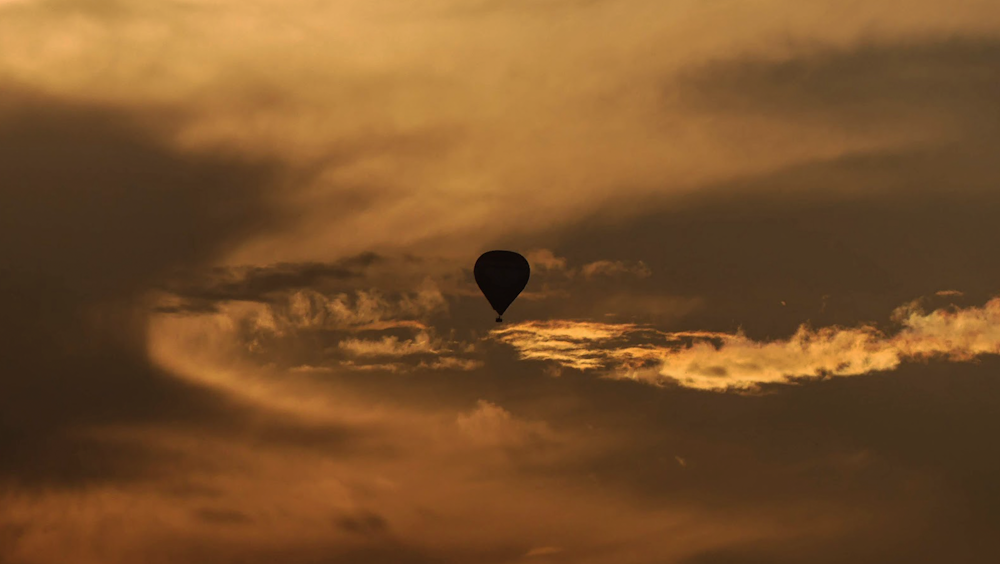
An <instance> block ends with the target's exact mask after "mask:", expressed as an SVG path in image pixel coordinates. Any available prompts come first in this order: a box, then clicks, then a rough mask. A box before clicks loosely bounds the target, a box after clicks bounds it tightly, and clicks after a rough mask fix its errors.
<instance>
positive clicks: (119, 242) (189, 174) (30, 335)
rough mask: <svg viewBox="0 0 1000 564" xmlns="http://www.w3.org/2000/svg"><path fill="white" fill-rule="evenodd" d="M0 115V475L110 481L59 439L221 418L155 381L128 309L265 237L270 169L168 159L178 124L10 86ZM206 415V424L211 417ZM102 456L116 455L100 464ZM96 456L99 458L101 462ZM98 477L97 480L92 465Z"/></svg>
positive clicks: (202, 398) (181, 389) (209, 158)
mask: <svg viewBox="0 0 1000 564" xmlns="http://www.w3.org/2000/svg"><path fill="white" fill-rule="evenodd" d="M5 91H6V95H5V97H4V98H3V102H2V103H0V177H2V178H3V179H4V182H3V188H2V189H0V255H2V256H3V257H4V259H3V263H2V264H0V308H2V310H3V312H4V315H3V316H2V317H0V346H2V347H3V351H4V352H3V354H2V355H0V358H2V360H0V386H2V390H3V391H2V393H0V429H2V430H0V443H2V444H3V450H4V452H5V453H7V455H5V456H4V461H3V464H2V470H3V473H4V475H5V476H11V475H13V476H19V477H20V478H21V479H30V480H33V481H36V480H45V479H46V478H47V477H51V478H52V479H57V480H59V481H64V480H68V479H70V478H71V477H72V475H74V474H79V475H80V476H85V475H101V476H105V477H110V476H113V475H115V472H113V471H111V469H110V467H111V466H114V465H115V464H116V463H119V462H120V463H121V464H123V465H125V466H128V467H131V466H133V465H134V463H135V461H136V458H137V457H136V456H135V453H129V454H128V455H123V456H112V454H113V452H114V451H113V449H112V447H102V448H97V449H94V448H93V445H92V444H91V443H87V442H84V443H81V442H77V441H78V439H76V438H73V437H71V436H70V435H69V434H70V433H71V432H75V431H78V430H80V428H81V427H85V426H87V425H92V424H103V423H112V422H115V421H119V420H123V419H126V420H127V419H133V420H147V419H149V418H152V417H167V418H172V419H179V420H197V419H198V418H204V417H219V415H218V414H217V412H216V410H215V406H216V405H217V403H218V400H216V399H214V398H211V397H210V396H207V395H206V394H205V393H203V392H197V391H195V390H193V389H189V388H188V387H186V386H185V385H183V384H180V383H178V382H177V381H176V380H174V379H172V378H168V377H167V376H166V375H164V374H161V373H160V372H159V371H158V370H156V369H154V368H152V367H151V366H150V364H149V362H148V361H147V359H146V358H145V352H144V346H145V342H144V321H143V317H142V314H141V312H137V311H136V302H135V300H136V299H138V298H139V297H141V295H142V294H143V293H144V292H145V291H146V290H147V289H148V288H150V287H152V286H153V285H154V284H155V283H156V282H157V281H158V280H159V279H160V278H161V277H162V276H164V275H166V274H168V273H170V272H172V271H173V270H175V269H177V268H182V267H191V266H193V265H196V264H199V263H203V262H205V261H208V260H209V259H211V258H213V257H215V256H216V255H217V254H218V253H220V252H222V251H223V250H225V249H226V248H227V247H228V246H229V245H230V244H232V243H233V242H235V241H237V240H238V239H239V238H240V237H242V236H244V235H245V234H246V233H247V232H248V231H250V230H258V229H261V228H264V227H266V226H269V225H273V224H274V221H275V219H276V218H275V216H274V214H272V213H271V212H269V211H268V210H267V209H265V207H264V204H263V199H262V195H263V194H264V192H265V191H266V190H267V189H269V188H270V187H271V186H273V185H275V183H277V182H278V181H279V178H280V169H279V168H278V167H277V166H276V165H275V164H273V163H267V162H253V161H247V160H244V159H241V158H237V157H233V156H230V155H225V154H212V153H207V152H202V153H194V152H188V151H183V150H180V149H176V148H173V147H172V146H171V145H170V143H169V136H170V129H169V128H167V127H166V126H165V125H164V124H165V123H167V122H169V121H171V120H172V119H176V116H174V115H171V113H170V112H167V111H164V112H162V113H161V112H158V111H156V110H154V109H136V110H120V109H111V108H109V107H105V106H100V105H92V104H84V103H77V102H72V101H67V100H62V99H58V98H53V97H49V96H45V95H41V94H36V93H31V92H25V91H23V90H18V89H16V88H13V87H6V88H5ZM213 413H215V415H212V414H213ZM109 449H111V450H109ZM101 454H104V455H107V456H106V457H102V456H100V455H101ZM94 465H96V466H94Z"/></svg>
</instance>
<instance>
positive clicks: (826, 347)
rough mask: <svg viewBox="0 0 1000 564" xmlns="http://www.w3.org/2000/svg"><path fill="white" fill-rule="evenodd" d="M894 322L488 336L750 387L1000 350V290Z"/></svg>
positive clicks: (544, 355)
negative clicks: (766, 334)
mask: <svg viewBox="0 0 1000 564" xmlns="http://www.w3.org/2000/svg"><path fill="white" fill-rule="evenodd" d="M893 318H894V319H895V321H896V322H897V323H899V324H900V325H901V328H900V329H899V330H898V331H895V332H893V333H886V332H883V331H880V330H878V329H877V328H876V327H874V326H862V327H856V328H842V327H825V328H820V329H812V328H809V327H807V326H804V325H803V326H801V327H799V329H798V330H797V331H796V332H795V333H794V334H793V335H792V336H790V337H788V338H787V339H781V340H773V341H755V340H753V339H750V338H748V337H747V336H746V335H744V334H742V333H718V332H705V331H700V332H698V331H695V332H661V331H656V330H653V329H651V328H646V327H639V326H636V325H629V324H603V323H594V322H571V321H556V322H547V323H538V322H532V323H522V324H518V325H515V326H512V327H509V328H505V329H500V330H495V331H493V332H492V334H493V335H494V336H495V337H497V338H498V339H499V340H501V341H503V342H505V343H508V344H510V345H512V346H513V347H515V348H516V349H517V350H518V353H519V354H520V356H521V358H523V359H528V360H547V361H553V362H556V363H558V364H560V365H562V366H565V367H569V368H576V369H579V370H602V371H607V372H608V373H609V374H610V375H611V376H613V377H618V378H635V379H639V380H643V381H648V382H650V383H664V382H676V383H678V384H680V385H681V386H685V387H690V388H698V389H704V390H727V389H752V388H756V387H758V386H760V385H762V384H772V383H790V382H793V381H795V380H797V379H801V378H817V377H828V376H858V375H861V374H869V373H872V372H882V371H887V370H893V369H896V368H897V367H898V366H899V365H900V364H901V363H903V362H908V361H921V360H929V359H942V360H948V361H955V362H960V361H970V360H973V359H975V358H976V357H978V356H981V355H984V354H1000V329H997V328H998V327H1000V298H996V299H993V300H990V301H989V302H987V303H986V304H985V305H984V306H982V307H971V308H966V309H955V308H951V309H937V310H934V311H932V312H929V313H926V312H924V311H923V310H921V309H920V307H919V306H918V305H917V304H916V303H913V304H909V305H907V306H903V307H901V308H899V309H898V310H896V311H895V312H894V314H893Z"/></svg>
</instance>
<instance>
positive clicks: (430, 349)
mask: <svg viewBox="0 0 1000 564" xmlns="http://www.w3.org/2000/svg"><path fill="white" fill-rule="evenodd" d="M337 346H338V347H340V348H341V349H344V350H345V351H347V352H348V353H350V354H351V355H352V356H360V357H365V356H410V355H415V354H435V353H437V352H439V350H438V349H436V348H435V346H434V343H433V342H432V341H431V337H430V335H429V334H427V333H426V332H422V333H419V334H417V336H416V337H415V338H413V339H407V340H405V341H400V340H399V338H398V337H393V336H389V337H382V339H380V340H377V341H374V340H368V339H346V340H343V341H341V342H340V343H338V344H337Z"/></svg>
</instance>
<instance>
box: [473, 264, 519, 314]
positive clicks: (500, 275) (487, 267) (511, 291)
mask: <svg viewBox="0 0 1000 564" xmlns="http://www.w3.org/2000/svg"><path fill="white" fill-rule="evenodd" d="M473 274H475V276H476V284H479V289H480V290H482V291H483V295H484V296H486V299H487V300H489V301H490V305H491V306H493V309H494V310H496V312H497V316H498V317H497V323H500V322H501V321H503V312H505V311H507V308H508V307H510V304H511V302H513V301H514V298H516V297H517V295H518V294H520V293H521V290H523V289H524V287H525V286H527V285H528V276H529V275H530V274H531V267H529V266H528V261H527V260H526V259H525V258H524V257H522V256H521V255H519V254H517V253H515V252H513V251H489V252H486V253H483V254H482V256H480V257H479V260H477V261H476V267H475V268H474V269H473Z"/></svg>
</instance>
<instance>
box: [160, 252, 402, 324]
mask: <svg viewBox="0 0 1000 564" xmlns="http://www.w3.org/2000/svg"><path fill="white" fill-rule="evenodd" d="M381 259H382V257H379V256H378V255H376V254H375V253H362V254H360V255H357V256H353V257H348V258H345V259H341V260H339V261H337V262H335V263H317V262H310V263H279V264H273V265H267V266H244V267H215V268H212V269H210V270H209V272H208V273H205V274H202V276H203V278H204V280H200V281H197V282H191V281H187V282H177V283H174V284H171V285H168V286H167V287H166V288H165V290H166V291H167V292H169V293H170V294H171V297H173V298H175V299H177V300H179V301H180V302H181V303H182V304H191V305H190V306H189V307H188V309H191V310H192V311H204V309H205V308H206V307H212V306H213V302H222V301H232V300H244V301H266V300H267V299H269V298H273V297H275V296H280V295H281V294H283V293H284V294H287V293H289V292H292V291H295V290H301V289H305V288H308V289H312V290H320V289H322V288H323V287H324V286H325V285H327V284H326V283H327V282H329V281H343V280H351V279H359V278H361V277H362V276H363V274H364V269H365V268H366V267H368V266H370V265H372V264H373V263H376V262H378V261H379V260H381ZM165 307H167V308H168V309H171V307H172V308H173V310H174V311H180V309H178V306H165Z"/></svg>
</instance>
